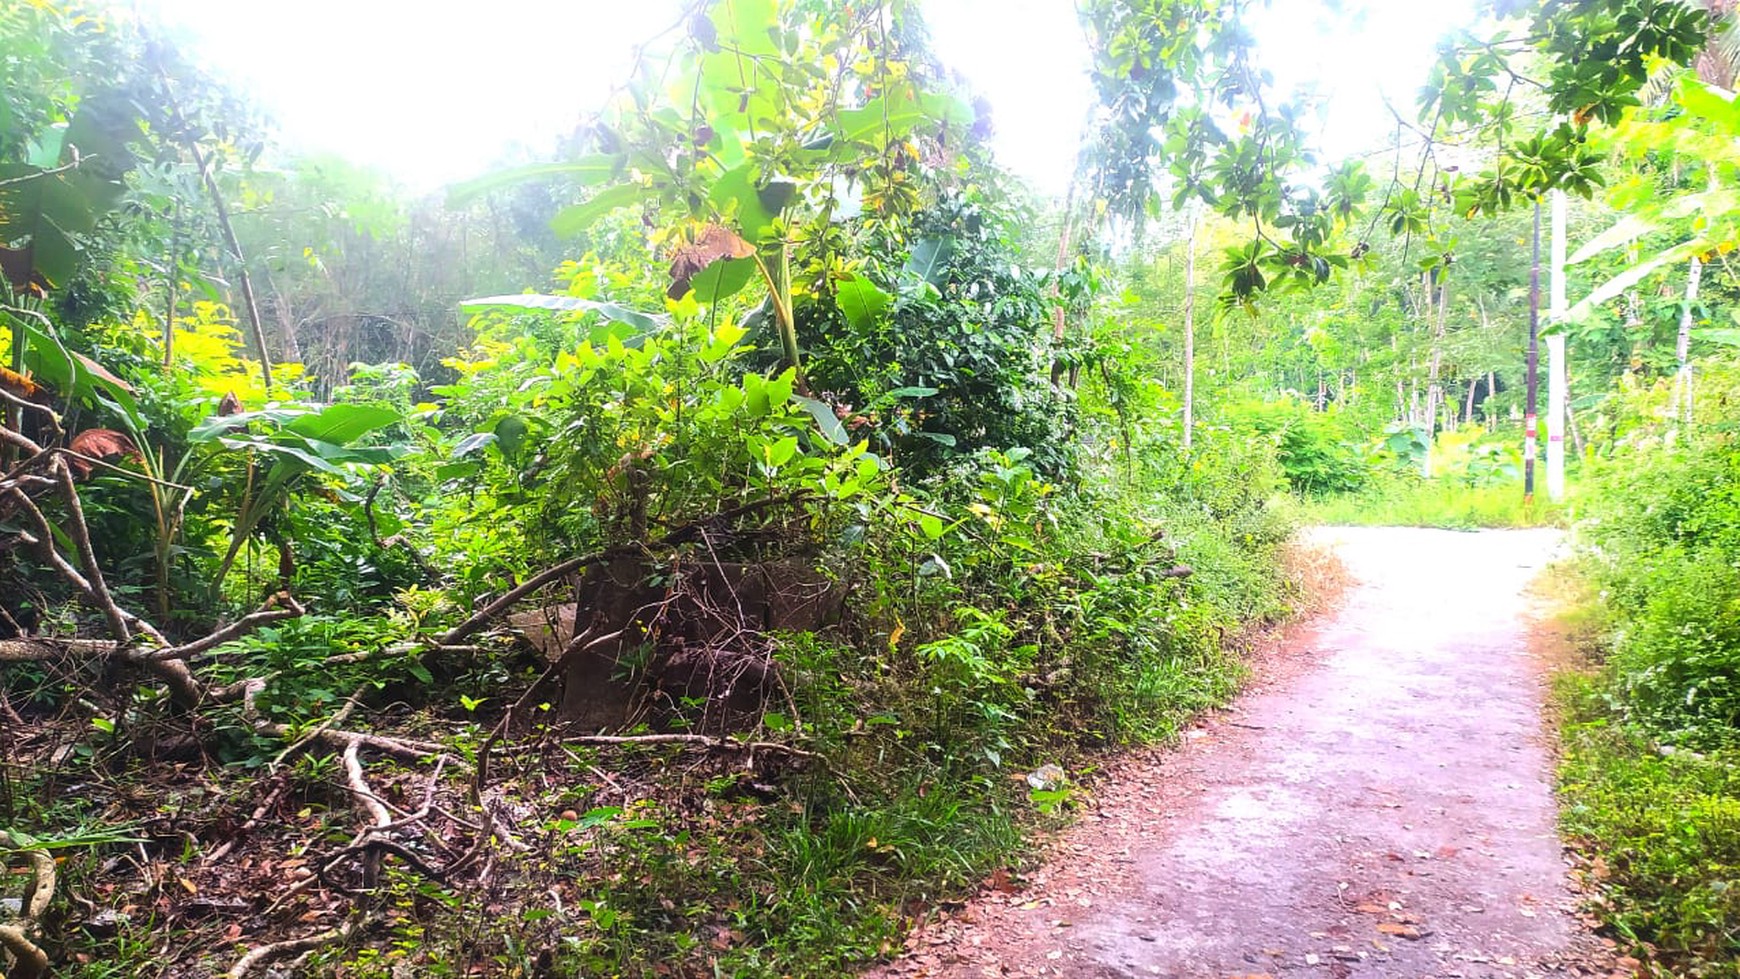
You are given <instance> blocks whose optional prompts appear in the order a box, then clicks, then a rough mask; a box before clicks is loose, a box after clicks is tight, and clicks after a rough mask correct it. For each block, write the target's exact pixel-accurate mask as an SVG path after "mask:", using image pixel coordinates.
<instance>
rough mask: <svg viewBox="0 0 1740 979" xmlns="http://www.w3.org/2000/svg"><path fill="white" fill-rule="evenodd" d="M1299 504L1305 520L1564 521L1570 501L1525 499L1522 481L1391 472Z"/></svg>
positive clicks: (1407, 523) (1464, 524)
mask: <svg viewBox="0 0 1740 979" xmlns="http://www.w3.org/2000/svg"><path fill="white" fill-rule="evenodd" d="M1301 505H1302V507H1303V508H1304V511H1305V519H1306V521H1307V522H1310V523H1317V524H1330V525H1353V526H1367V527H1443V528H1449V529H1454V530H1474V529H1478V528H1487V527H1492V528H1514V527H1562V526H1565V525H1566V523H1567V522H1568V519H1569V516H1570V508H1569V506H1568V505H1567V504H1565V503H1552V502H1549V501H1548V500H1547V499H1546V494H1545V492H1544V491H1542V492H1537V493H1536V494H1535V498H1534V500H1533V502H1528V503H1525V502H1524V500H1523V488H1522V483H1521V481H1515V482H1504V483H1494V484H1491V485H1487V486H1468V485H1466V484H1464V483H1461V482H1459V481H1452V480H1446V479H1435V480H1428V479H1415V478H1407V477H1392V478H1387V479H1382V480H1379V481H1377V482H1374V483H1371V484H1369V485H1367V486H1366V487H1365V488H1364V489H1361V490H1359V491H1357V492H1353V493H1338V494H1334V495H1328V496H1319V497H1307V498H1304V499H1302V500H1301Z"/></svg>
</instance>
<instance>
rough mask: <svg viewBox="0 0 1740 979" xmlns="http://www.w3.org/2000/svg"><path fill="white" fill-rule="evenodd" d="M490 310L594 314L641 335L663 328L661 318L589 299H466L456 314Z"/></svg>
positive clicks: (525, 296)
mask: <svg viewBox="0 0 1740 979" xmlns="http://www.w3.org/2000/svg"><path fill="white" fill-rule="evenodd" d="M491 309H509V310H515V309H517V310H524V311H543V312H557V313H597V314H598V315H599V316H602V317H604V318H605V319H607V320H610V321H611V322H614V323H627V324H628V325H629V326H632V327H634V328H635V329H637V330H640V331H642V332H645V333H651V332H653V331H655V330H658V329H661V328H663V326H664V318H663V317H661V316H650V315H648V314H646V313H640V312H636V311H635V310H632V309H629V308H628V307H626V306H618V305H617V304H615V303H601V302H596V301H594V300H591V299H578V298H576V297H574V296H543V295H537V294H535V293H526V294H524V295H519V296H485V297H484V298H482V299H467V300H465V301H464V302H462V303H460V304H459V311H460V312H462V313H464V314H465V315H467V316H474V315H476V314H478V313H481V312H484V311H486V310H491Z"/></svg>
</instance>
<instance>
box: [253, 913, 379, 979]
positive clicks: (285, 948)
mask: <svg viewBox="0 0 1740 979" xmlns="http://www.w3.org/2000/svg"><path fill="white" fill-rule="evenodd" d="M348 934H350V925H348V924H345V925H340V926H339V927H337V928H329V929H327V930H326V931H322V932H317V933H315V934H313V935H309V936H307V937H306V938H292V939H290V940H288V941H282V942H273V943H271V944H270V945H260V946H257V947H256V948H254V949H252V950H250V951H249V952H248V954H246V955H244V956H242V957H241V958H239V959H237V960H236V964H235V965H232V966H230V971H228V972H226V973H224V976H225V979H243V977H245V976H246V975H247V974H248V973H250V972H253V971H254V970H255V969H256V968H258V967H259V966H260V965H261V964H262V963H264V962H268V961H270V960H272V959H281V958H283V957H285V956H287V955H301V954H302V953H304V952H312V951H314V950H315V949H317V948H319V947H320V946H322V945H325V944H328V943H330V942H335V941H339V940H341V939H343V938H344V937H345V936H346V935H348Z"/></svg>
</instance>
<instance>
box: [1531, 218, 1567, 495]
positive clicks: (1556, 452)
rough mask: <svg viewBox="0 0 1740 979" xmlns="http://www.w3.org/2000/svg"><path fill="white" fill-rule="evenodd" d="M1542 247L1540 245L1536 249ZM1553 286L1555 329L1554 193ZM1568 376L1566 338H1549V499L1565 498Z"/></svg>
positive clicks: (1561, 244)
mask: <svg viewBox="0 0 1740 979" xmlns="http://www.w3.org/2000/svg"><path fill="white" fill-rule="evenodd" d="M1536 247H1537V248H1538V247H1539V246H1538V245H1537V246H1536ZM1552 263H1553V268H1552V286H1551V290H1550V294H1549V302H1550V306H1549V308H1548V313H1547V317H1548V320H1549V322H1551V323H1552V324H1553V325H1554V326H1558V325H1559V324H1561V323H1563V322H1564V321H1565V309H1566V303H1565V192H1564V191H1562V190H1555V191H1553V245H1552ZM1568 377H1569V374H1568V372H1567V370H1566V367H1565V335H1564V334H1563V333H1560V332H1558V331H1554V333H1553V335H1552V336H1549V337H1547V499H1549V500H1552V501H1553V502H1554V503H1557V502H1558V501H1560V500H1562V499H1564V498H1565V407H1566V405H1565V398H1566V389H1567V387H1568V381H1567V378H1568Z"/></svg>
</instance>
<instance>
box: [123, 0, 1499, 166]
mask: <svg viewBox="0 0 1740 979" xmlns="http://www.w3.org/2000/svg"><path fill="white" fill-rule="evenodd" d="M143 3H144V5H145V6H146V7H148V8H156V9H157V10H159V11H161V13H162V15H163V16H164V18H165V20H167V21H168V22H169V23H170V24H172V25H178V26H179V27H180V28H181V29H183V30H185V31H186V32H187V37H188V39H189V41H188V43H191V44H193V45H194V46H195V50H196V51H197V57H198V58H199V60H201V61H202V62H203V63H205V64H207V65H208V66H209V67H211V68H212V69H213V70H214V71H215V72H216V73H218V74H219V75H220V76H223V77H227V78H229V79H231V80H232V81H235V82H237V83H240V84H242V85H243V86H244V87H246V88H247V89H248V90H250V91H252V92H253V93H254V95H255V96H256V97H257V98H258V99H259V100H260V102H261V103H262V104H263V105H264V106H265V107H266V108H267V110H268V111H269V112H270V114H271V115H272V117H273V118H274V119H275V120H276V122H277V124H278V126H279V129H280V133H281V137H282V139H283V141H284V142H285V143H286V144H288V145H290V146H291V147H293V148H299V149H306V150H322V151H331V152H335V153H338V154H341V155H343V156H344V157H346V158H348V159H351V160H354V161H356V162H359V163H364V164H368V165H371V166H374V167H377V168H379V169H381V170H384V171H386V172H387V173H389V174H391V175H393V176H394V177H395V178H397V179H398V180H399V181H401V182H402V183H403V184H405V185H406V186H407V187H408V188H410V189H411V190H414V191H428V190H434V189H436V188H438V187H440V186H442V185H444V184H447V183H450V182H453V181H456V180H462V179H465V178H467V177H472V176H476V175H477V174H479V173H482V172H484V171H487V170H488V169H489V168H490V167H491V166H492V165H493V164H495V163H497V162H499V161H501V160H502V159H503V158H504V157H506V156H507V155H508V153H509V152H510V148H511V147H513V146H514V145H516V144H518V145H521V146H529V147H532V148H533V149H535V150H541V149H543V148H544V147H547V146H548V145H549V143H550V141H551V140H552V139H553V138H554V137H555V136H556V135H558V134H560V133H561V132H563V131H565V130H567V129H569V128H571V126H572V125H573V123H574V122H575V121H577V120H578V119H579V118H581V117H582V116H583V115H584V114H585V113H587V112H588V111H590V110H593V109H596V108H598V107H599V106H600V105H601V104H602V103H603V102H604V101H605V100H606V99H607V98H608V96H609V94H610V92H611V91H612V89H613V87H614V86H615V85H617V84H618V83H619V82H621V81H622V79H623V78H624V77H625V76H626V75H627V74H628V71H629V68H630V65H631V63H632V61H633V54H634V48H635V46H636V45H637V44H638V43H640V42H642V41H644V40H646V39H648V38H650V37H652V36H654V35H656V34H658V33H659V32H661V31H663V30H665V29H666V28H668V27H671V26H672V25H673V24H674V22H675V21H676V19H677V16H678V14H677V10H678V7H679V5H680V4H679V0H496V2H494V3H489V4H478V3H471V2H468V3H457V2H453V3H440V2H436V3H431V2H428V0H143ZM1473 5H1474V0H1440V2H1437V3H1432V4H1422V3H1414V2H1398V0H1275V3H1274V5H1273V8H1272V9H1270V10H1269V11H1268V12H1266V14H1265V15H1264V19H1263V21H1262V22H1261V23H1260V24H1259V26H1258V29H1257V34H1258V39H1259V43H1260V45H1261V56H1260V60H1261V61H1262V63H1263V64H1264V65H1265V66H1266V67H1267V68H1268V69H1269V70H1270V71H1272V72H1273V73H1274V75H1275V77H1276V80H1277V82H1279V83H1280V84H1281V85H1283V86H1290V85H1305V84H1315V86H1316V88H1317V90H1318V91H1319V92H1321V93H1322V94H1324V95H1326V96H1328V100H1329V103H1330V105H1331V108H1330V110H1329V111H1328V113H1327V114H1326V115H1325V117H1324V118H1323V120H1322V123H1321V126H1322V128H1321V130H1320V131H1321V132H1322V134H1323V148H1324V149H1325V151H1326V152H1327V153H1328V155H1329V156H1330V157H1332V158H1333V157H1338V156H1342V155H1345V154H1348V153H1357V152H1364V151H1368V150H1373V149H1377V148H1379V147H1381V146H1382V145H1383V143H1384V141H1385V140H1386V139H1387V138H1388V136H1389V133H1390V132H1391V131H1392V124H1391V121H1390V117H1389V114H1388V112H1387V110H1385V109H1384V107H1383V103H1382V100H1381V97H1380V94H1379V93H1380V92H1388V93H1389V94H1390V97H1391V98H1392V100H1393V101H1394V102H1395V103H1396V104H1397V106H1398V107H1400V108H1402V109H1403V110H1404V111H1408V112H1410V113H1411V110H1412V107H1413V99H1414V91H1415V89H1416V88H1418V86H1419V84H1420V83H1421V82H1422V81H1423V80H1424V78H1425V72H1426V68H1427V66H1428V64H1429V61H1430V58H1431V52H1432V48H1433V45H1434V43H1435V42H1436V40H1437V39H1438V37H1439V36H1440V35H1442V34H1443V33H1444V32H1446V31H1448V30H1451V29H1453V28H1456V27H1460V26H1465V25H1467V24H1468V23H1469V22H1470V20H1471V18H1472V13H1471V11H1472V8H1473ZM924 9H925V12H926V17H927V19H928V20H929V22H930V25H931V29H932V34H933V37H934V40H935V43H936V47H937V51H938V54H939V55H940V56H941V58H942V60H943V62H944V63H945V64H948V65H950V66H951V67H953V68H955V69H957V70H959V71H960V72H961V73H962V74H964V75H966V76H967V78H969V79H970V80H971V81H972V83H973V85H974V87H975V88H977V89H978V90H979V91H980V92H981V93H982V94H984V95H985V96H986V97H987V98H989V99H990V100H991V103H992V107H993V114H994V118H995V121H996V126H997V136H996V141H995V150H996V153H997V156H998V158H999V159H1000V160H1002V161H1003V163H1004V164H1005V165H1006V166H1009V167H1010V168H1011V169H1013V170H1014V171H1015V172H1016V173H1018V174H1020V175H1022V176H1023V177H1025V178H1027V179H1028V180H1029V181H1031V182H1032V183H1033V184H1034V185H1035V186H1036V187H1037V188H1039V189H1040V190H1042V191H1045V192H1048V193H1054V194H1059V195H1061V194H1062V193H1063V191H1064V189H1065V188H1066V187H1067V185H1068V182H1069V176H1070V171H1071V169H1072V168H1073V166H1074V161H1075V150H1076V143H1077V137H1078V135H1079V133H1080V130H1081V124H1082V119H1083V117H1084V115H1085V114H1086V112H1087V109H1088V107H1089V105H1090V103H1091V100H1092V98H1093V92H1092V88H1091V87H1090V85H1089V84H1088V81H1087V79H1086V77H1085V75H1084V69H1085V65H1086V58H1087V55H1086V50H1085V44H1084V41H1083V39H1082V33H1081V29H1080V27H1079V26H1078V25H1077V22H1076V18H1075V4H1074V3H1073V2H1072V0H925V3H924Z"/></svg>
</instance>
